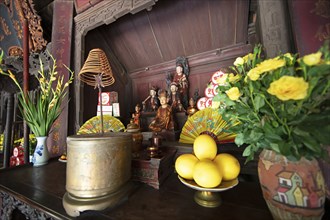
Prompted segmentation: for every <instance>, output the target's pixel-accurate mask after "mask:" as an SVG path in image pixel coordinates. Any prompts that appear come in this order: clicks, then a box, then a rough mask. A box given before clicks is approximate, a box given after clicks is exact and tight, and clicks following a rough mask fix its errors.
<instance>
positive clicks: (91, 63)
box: [78, 48, 115, 87]
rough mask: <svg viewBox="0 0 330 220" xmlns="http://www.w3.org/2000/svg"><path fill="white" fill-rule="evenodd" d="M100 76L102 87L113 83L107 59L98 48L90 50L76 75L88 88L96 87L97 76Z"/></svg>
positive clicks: (113, 79)
mask: <svg viewBox="0 0 330 220" xmlns="http://www.w3.org/2000/svg"><path fill="white" fill-rule="evenodd" d="M100 74H101V76H102V77H101V80H102V81H101V83H102V87H105V86H110V85H112V84H113V83H114V82H115V78H114V77H113V74H112V70H111V67H110V64H109V61H108V58H107V56H106V54H105V53H104V51H103V50H101V49H100V48H96V49H92V50H91V51H90V52H89V54H88V57H87V59H86V61H85V64H84V66H83V68H82V69H81V70H80V73H79V75H78V77H79V79H80V80H81V81H83V82H84V83H86V84H88V85H90V86H97V85H98V84H99V83H100V82H97V78H98V75H100Z"/></svg>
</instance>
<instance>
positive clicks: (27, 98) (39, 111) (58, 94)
mask: <svg viewBox="0 0 330 220" xmlns="http://www.w3.org/2000/svg"><path fill="white" fill-rule="evenodd" d="M48 54H49V56H50V58H51V63H52V66H50V68H49V70H46V68H44V64H43V63H42V61H41V59H40V69H39V71H38V75H37V76H36V78H37V80H38V83H39V88H38V89H37V94H36V96H35V97H34V95H33V94H32V93H28V94H27V95H24V92H23V89H22V88H21V86H20V84H19V83H18V81H17V79H16V77H15V75H14V74H13V73H12V72H11V71H10V70H8V72H4V71H3V70H2V69H1V68H0V73H1V74H2V75H6V76H9V77H10V78H11V79H12V80H13V81H14V83H15V84H16V85H17V87H18V88H19V90H20V92H19V94H18V101H19V109H20V112H21V114H22V116H23V118H24V120H25V121H26V123H27V125H28V126H29V128H30V129H31V131H32V132H33V133H34V134H35V136H36V138H37V140H38V138H39V137H47V136H48V135H49V133H50V132H51V128H52V125H53V123H54V122H55V120H56V119H57V118H58V117H59V116H60V114H61V112H62V110H63V106H64V105H65V104H66V103H64V101H65V97H66V95H67V91H68V87H69V84H71V83H72V82H73V76H74V74H73V72H72V71H71V70H70V69H69V68H68V67H66V66H65V67H66V69H67V70H68V71H69V73H70V76H69V79H68V81H67V82H66V83H63V81H64V75H62V76H59V74H58V72H57V70H56V69H57V66H56V60H55V58H54V57H53V56H52V55H51V54H50V53H48ZM2 56H3V53H1V54H0V63H1V61H2ZM43 139H44V141H46V138H43ZM38 146H39V143H37V147H36V150H35V153H34V159H33V162H34V163H35V162H36V161H35V158H36V156H37V157H39V156H40V157H41V156H42V155H43V153H42V152H43V150H44V149H45V150H46V152H45V154H48V152H47V148H46V146H45V145H44V144H42V147H38ZM47 160H48V158H47Z"/></svg>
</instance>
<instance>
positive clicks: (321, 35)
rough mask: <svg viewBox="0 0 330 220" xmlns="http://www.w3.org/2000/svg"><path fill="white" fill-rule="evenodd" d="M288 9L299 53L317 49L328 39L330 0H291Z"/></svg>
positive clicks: (304, 53)
mask: <svg viewBox="0 0 330 220" xmlns="http://www.w3.org/2000/svg"><path fill="white" fill-rule="evenodd" d="M290 10H291V19H292V24H293V31H294V37H295V41H296V45H297V50H298V53H300V55H306V54H309V53H313V52H315V51H317V50H318V49H319V48H320V46H321V45H322V44H323V42H324V41H325V40H329V39H330V0H308V1H307V0H292V1H291V8H290Z"/></svg>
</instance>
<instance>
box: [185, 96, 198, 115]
mask: <svg viewBox="0 0 330 220" xmlns="http://www.w3.org/2000/svg"><path fill="white" fill-rule="evenodd" d="M197 111H198V109H197V108H196V106H195V101H194V99H193V98H190V99H189V107H188V108H187V114H188V115H189V116H192V115H193V114H195V113H196V112H197Z"/></svg>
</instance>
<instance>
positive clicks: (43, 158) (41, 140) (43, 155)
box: [32, 136, 49, 167]
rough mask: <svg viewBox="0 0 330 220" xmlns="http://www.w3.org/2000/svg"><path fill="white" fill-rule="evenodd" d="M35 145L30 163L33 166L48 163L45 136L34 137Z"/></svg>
mask: <svg viewBox="0 0 330 220" xmlns="http://www.w3.org/2000/svg"><path fill="white" fill-rule="evenodd" d="M36 139H37V146H36V149H35V150H34V153H33V158H32V163H33V166H34V167H38V166H42V165H45V164H47V163H48V160H49V154H48V148H47V136H44V137H36Z"/></svg>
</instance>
